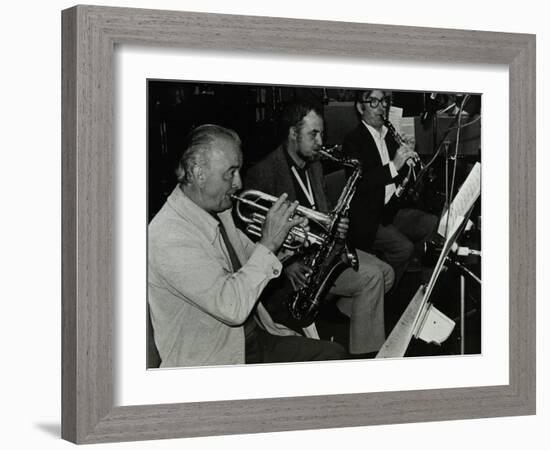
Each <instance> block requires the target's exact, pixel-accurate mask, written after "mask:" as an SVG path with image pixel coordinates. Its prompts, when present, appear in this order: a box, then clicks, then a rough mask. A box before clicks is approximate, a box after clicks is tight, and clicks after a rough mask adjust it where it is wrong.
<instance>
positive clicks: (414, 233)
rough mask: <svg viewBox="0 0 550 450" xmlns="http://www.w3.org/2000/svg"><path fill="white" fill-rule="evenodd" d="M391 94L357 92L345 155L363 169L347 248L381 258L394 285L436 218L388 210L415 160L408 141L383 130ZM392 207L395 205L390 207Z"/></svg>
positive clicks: (432, 229)
mask: <svg viewBox="0 0 550 450" xmlns="http://www.w3.org/2000/svg"><path fill="white" fill-rule="evenodd" d="M390 100H391V93H390V92H389V91H384V90H381V89H374V90H364V91H358V92H357V96H356V101H355V105H354V106H355V110H356V112H357V113H358V114H359V118H360V120H361V122H360V123H359V125H358V126H357V127H356V128H355V129H354V130H353V131H351V132H350V133H349V134H348V135H347V136H346V137H345V139H344V143H343V152H344V154H345V155H346V156H348V157H352V158H357V159H359V160H360V161H361V162H362V163H363V179H362V181H361V182H360V183H359V185H358V188H357V192H356V195H355V197H354V198H353V200H352V203H351V208H350V234H349V237H350V242H351V244H352V245H354V246H355V247H356V248H360V249H362V250H364V251H366V252H375V253H376V254H381V255H382V257H383V259H384V260H385V261H387V262H388V263H390V264H391V266H392V267H393V269H394V270H395V283H394V284H395V285H397V283H398V282H399V280H400V279H401V277H402V275H403V273H404V272H405V270H406V269H407V266H408V265H409V263H410V261H411V259H412V258H413V256H414V252H415V246H416V247H419V248H420V247H422V245H423V243H424V242H425V241H426V240H427V239H428V237H429V236H430V234H431V233H432V232H433V231H434V230H435V227H436V225H437V220H438V219H437V217H436V216H434V215H433V214H428V213H425V212H424V211H421V210H419V209H414V208H400V209H397V211H396V209H395V208H393V207H390V204H391V203H390V202H391V201H392V199H393V200H395V198H394V196H395V193H396V190H397V189H398V186H399V183H400V182H401V181H402V180H403V178H404V177H405V176H406V175H405V173H406V172H407V170H408V162H409V163H412V162H413V160H414V159H416V158H418V155H417V154H416V152H415V151H414V146H413V145H411V143H410V142H409V141H408V140H407V139H403V141H402V142H400V143H398V142H397V141H396V139H394V137H393V136H392V134H391V133H390V132H389V131H390V130H388V127H386V125H385V124H384V122H385V118H386V115H387V112H388V108H389V106H390ZM393 204H395V203H393Z"/></svg>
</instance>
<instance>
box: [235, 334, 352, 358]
mask: <svg viewBox="0 0 550 450" xmlns="http://www.w3.org/2000/svg"><path fill="white" fill-rule="evenodd" d="M347 358H348V354H347V352H346V351H345V350H344V348H343V347H342V346H341V345H340V344H337V343H336V342H329V341H322V340H317V339H309V338H305V337H302V336H275V335H273V334H270V333H268V332H267V331H265V330H263V329H261V328H260V327H256V328H255V329H254V331H253V332H252V333H250V334H249V335H248V336H247V337H246V344H245V361H246V364H258V363H279V362H299V361H327V360H334V359H347Z"/></svg>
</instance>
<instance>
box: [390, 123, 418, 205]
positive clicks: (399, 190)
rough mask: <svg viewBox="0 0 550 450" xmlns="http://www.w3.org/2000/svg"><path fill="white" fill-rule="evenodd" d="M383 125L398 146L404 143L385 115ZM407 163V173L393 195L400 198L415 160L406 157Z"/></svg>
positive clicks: (411, 172)
mask: <svg viewBox="0 0 550 450" xmlns="http://www.w3.org/2000/svg"><path fill="white" fill-rule="evenodd" d="M384 125H385V126H386V128H387V129H388V133H390V136H391V137H392V138H393V139H394V140H395V142H396V143H397V144H398V145H399V146H400V147H401V146H402V145H405V144H406V142H405V139H403V137H402V136H401V135H400V134H399V133H398V132H397V130H396V129H395V127H394V126H393V124H392V123H391V122H390V121H389V120H388V119H387V118H386V117H384ZM407 164H408V166H409V170H408V172H407V175H405V178H403V180H401V183H399V185H398V186H397V188H396V189H395V193H394V195H395V197H397V198H400V197H401V196H402V195H403V194H404V192H405V188H406V187H407V184H409V180H410V179H411V176H412V174H413V170H414V166H415V161H414V160H413V159H408V160H407Z"/></svg>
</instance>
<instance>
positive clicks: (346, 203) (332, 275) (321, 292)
mask: <svg viewBox="0 0 550 450" xmlns="http://www.w3.org/2000/svg"><path fill="white" fill-rule="evenodd" d="M320 155H321V158H324V159H329V160H331V161H333V162H336V163H338V164H340V165H343V166H347V167H351V168H353V173H352V174H351V176H350V177H349V178H348V179H347V180H346V184H345V186H344V189H343V190H342V193H341V194H340V197H339V198H338V202H337V203H336V206H335V208H334V209H333V210H332V211H331V212H330V213H329V216H330V218H331V221H330V225H329V226H328V227H327V230H326V236H325V238H324V239H323V243H322V245H319V246H315V247H313V248H311V250H310V251H308V252H306V253H305V256H304V258H303V263H304V264H305V265H307V266H308V267H310V268H311V269H312V272H311V274H310V276H309V277H308V279H307V282H306V283H305V285H304V286H303V287H302V288H300V289H299V290H297V291H295V292H293V293H292V294H291V296H290V298H289V299H288V300H287V306H288V310H289V312H290V315H291V316H292V317H293V318H294V319H296V320H297V321H298V322H299V323H300V324H301V325H302V326H303V327H306V326H308V325H310V324H311V323H312V322H313V321H314V320H315V317H316V316H317V314H318V312H319V309H320V307H321V306H322V302H323V300H324V299H325V297H326V294H327V293H328V291H329V290H330V288H331V287H332V284H333V283H334V281H335V280H336V278H337V277H338V276H339V275H340V274H341V273H342V272H343V271H344V270H345V269H347V268H352V269H354V270H357V269H358V267H359V260H358V258H357V252H356V251H355V249H353V248H351V247H349V246H348V245H347V244H346V242H345V239H343V238H342V237H341V236H339V234H338V232H337V227H338V223H339V222H340V220H341V219H342V218H343V217H346V216H347V214H348V211H349V208H350V204H351V200H352V198H353V196H354V194H355V190H356V188H357V184H358V183H359V180H360V179H361V176H362V173H363V168H362V165H361V163H360V162H359V160H357V159H351V158H342V157H337V156H334V155H333V154H332V153H330V152H329V151H326V150H321V151H320Z"/></svg>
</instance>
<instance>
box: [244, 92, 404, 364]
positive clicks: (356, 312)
mask: <svg viewBox="0 0 550 450" xmlns="http://www.w3.org/2000/svg"><path fill="white" fill-rule="evenodd" d="M281 124H282V127H281V128H282V132H283V141H282V143H281V145H279V147H277V148H276V149H275V150H274V151H273V152H272V153H270V154H269V155H267V156H266V157H265V158H264V159H263V160H262V161H260V162H259V163H257V164H256V165H254V166H253V167H251V168H250V169H249V170H248V173H247V174H246V178H245V188H246V189H258V190H260V191H263V192H267V193H269V194H272V195H275V196H278V195H282V194H283V193H286V194H288V198H289V199H290V200H298V201H299V202H300V204H301V205H303V206H305V207H307V208H311V209H316V210H318V211H321V212H325V213H326V212H328V211H329V210H330V206H331V205H329V201H328V198H327V196H326V188H325V183H324V176H323V169H322V166H321V163H320V162H319V161H318V159H319V150H320V149H321V147H322V145H323V132H324V122H323V117H322V113H321V111H320V110H319V109H318V108H317V107H316V106H314V105H311V104H308V103H294V104H291V105H289V106H288V107H287V108H285V110H284V111H283V114H282V118H281ZM348 228H349V220H348V219H347V218H344V219H342V220H341V222H340V224H339V225H338V232H339V233H340V234H341V236H342V237H345V236H346V234H347V231H348ZM358 260H359V269H358V271H357V272H355V271H354V270H353V269H351V268H349V269H346V270H344V272H342V274H341V275H340V276H339V277H338V278H337V280H336V282H335V284H334V286H333V287H332V289H331V291H330V294H332V295H335V296H337V297H338V300H337V306H338V308H339V309H340V311H341V312H342V313H344V314H345V315H347V316H348V317H349V318H350V336H349V342H350V344H349V352H350V354H352V355H356V357H359V356H361V357H363V356H366V355H367V354H373V353H374V352H377V351H378V350H379V349H380V347H381V346H382V344H383V343H384V340H385V328H384V293H385V292H387V291H388V290H389V289H390V288H391V286H392V284H393V278H394V275H393V270H392V268H391V267H390V266H389V265H388V264H386V263H384V262H383V261H381V260H379V259H378V258H376V257H375V256H373V255H371V254H368V253H365V252H362V251H359V252H358ZM284 273H285V276H286V277H287V279H288V280H289V281H290V283H291V284H292V287H293V288H294V289H295V290H297V289H298V288H300V287H302V286H303V285H304V283H306V281H307V278H308V277H310V276H312V271H311V268H310V267H307V266H305V265H304V264H303V263H302V262H301V261H300V260H299V259H296V260H291V261H289V262H286V263H285V265H284ZM275 299H277V297H275ZM266 307H268V309H270V311H272V312H273V314H274V315H275V316H277V317H278V318H279V317H280V318H281V320H284V318H283V317H282V316H284V314H285V313H286V308H284V307H281V305H280V304H279V303H277V301H275V302H272V301H267V300H266ZM287 320H288V319H287Z"/></svg>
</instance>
